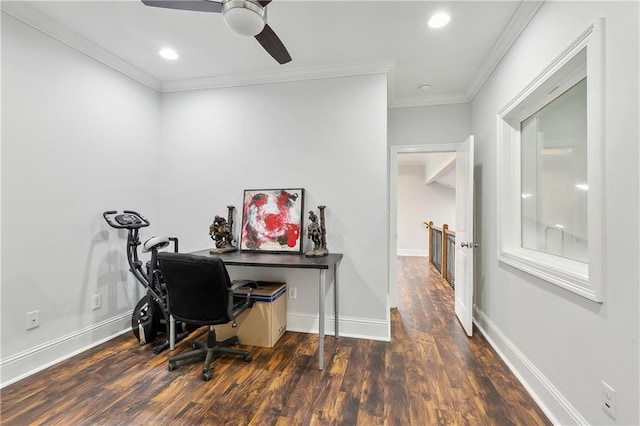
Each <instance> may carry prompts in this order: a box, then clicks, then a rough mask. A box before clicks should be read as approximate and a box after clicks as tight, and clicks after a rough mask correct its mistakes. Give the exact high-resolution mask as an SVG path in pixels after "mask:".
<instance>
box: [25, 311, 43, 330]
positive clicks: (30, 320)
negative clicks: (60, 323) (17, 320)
mask: <svg viewBox="0 0 640 426" xmlns="http://www.w3.org/2000/svg"><path fill="white" fill-rule="evenodd" d="M37 327H40V311H32V312H27V330H31V329H32V328H37Z"/></svg>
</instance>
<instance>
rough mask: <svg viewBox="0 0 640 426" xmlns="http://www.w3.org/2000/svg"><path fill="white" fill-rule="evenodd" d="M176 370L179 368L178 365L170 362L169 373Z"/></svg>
mask: <svg viewBox="0 0 640 426" xmlns="http://www.w3.org/2000/svg"><path fill="white" fill-rule="evenodd" d="M176 368H178V366H177V365H176V363H175V362H173V361H169V371H173V370H175V369H176Z"/></svg>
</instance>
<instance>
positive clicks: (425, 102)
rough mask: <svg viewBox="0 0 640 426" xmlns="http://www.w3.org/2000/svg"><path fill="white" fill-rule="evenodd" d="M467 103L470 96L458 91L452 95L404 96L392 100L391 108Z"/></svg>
mask: <svg viewBox="0 0 640 426" xmlns="http://www.w3.org/2000/svg"><path fill="white" fill-rule="evenodd" d="M390 99H393V98H390ZM467 103H469V98H468V97H467V96H466V95H465V94H464V93H458V94H450V95H435V96H423V97H420V98H402V99H399V100H390V101H389V108H411V107H419V106H430V105H453V104H467Z"/></svg>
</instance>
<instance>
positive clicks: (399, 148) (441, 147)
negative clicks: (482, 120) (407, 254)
mask: <svg viewBox="0 0 640 426" xmlns="http://www.w3.org/2000/svg"><path fill="white" fill-rule="evenodd" d="M459 145H460V144H457V143H441V144H424V145H392V146H390V147H389V176H388V179H389V206H388V209H389V210H388V211H389V259H388V261H389V276H388V277H387V282H388V283H389V288H388V290H387V294H388V301H389V307H390V308H395V307H396V306H397V305H398V276H397V273H398V266H397V262H396V257H397V253H398V240H397V234H398V194H397V189H396V186H397V184H398V154H400V153H403V154H404V153H433V152H456V150H457V149H458V146H459Z"/></svg>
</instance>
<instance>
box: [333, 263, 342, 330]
mask: <svg viewBox="0 0 640 426" xmlns="http://www.w3.org/2000/svg"><path fill="white" fill-rule="evenodd" d="M339 306H340V305H339V298H338V264H337V263H336V264H334V265H333V317H334V318H335V320H334V327H335V338H336V339H337V338H338V337H339V336H340V333H339V332H338V325H339V322H340V321H339V319H338V311H339V309H338V307H339Z"/></svg>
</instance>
